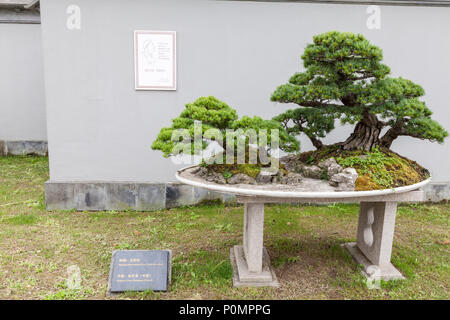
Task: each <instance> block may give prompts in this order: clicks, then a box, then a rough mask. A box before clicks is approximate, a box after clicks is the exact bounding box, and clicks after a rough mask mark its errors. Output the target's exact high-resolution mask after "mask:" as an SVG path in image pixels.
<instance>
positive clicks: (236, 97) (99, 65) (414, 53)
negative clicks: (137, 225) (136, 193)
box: [41, 0, 450, 182]
mask: <svg viewBox="0 0 450 320" xmlns="http://www.w3.org/2000/svg"><path fill="white" fill-rule="evenodd" d="M69 4H76V5H78V6H79V7H80V8H81V30H73V31H70V30H68V29H67V28H66V19H67V14H66V8H67V6H68V5H69ZM366 8H367V6H365V5H331V4H309V3H279V2H278V3H276V2H275V3H270V2H262V3H258V2H241V1H214V0H203V1H201V0H183V1H174V0H152V1H146V0H132V1H119V0H108V1H106V0H96V1H87V0H70V1H69V0H43V1H41V15H42V29H43V44H44V58H45V66H46V68H45V81H46V98H47V121H48V134H49V150H50V177H51V180H52V181H92V180H104V181H159V182H164V181H170V180H174V178H173V175H174V172H175V168H176V167H175V166H174V165H173V164H172V163H171V162H170V160H168V159H164V158H163V157H162V156H161V153H160V152H157V151H152V150H151V149H150V145H151V143H152V141H153V140H154V139H155V137H156V135H157V133H158V132H159V130H160V128H161V127H162V126H168V125H170V119H172V118H174V117H176V116H177V115H178V114H179V113H180V112H181V110H182V109H183V108H184V104H185V103H187V102H191V101H193V100H194V99H196V98H197V97H199V96H205V95H215V96H217V97H218V98H219V99H222V100H224V101H226V102H227V103H229V104H230V105H231V106H232V107H234V108H236V109H237V110H238V113H239V115H241V116H242V115H246V114H247V115H256V114H257V115H260V116H262V117H266V118H269V117H272V116H274V115H276V114H277V113H280V112H282V111H283V110H285V109H287V108H288V107H292V106H287V105H283V104H277V103H273V102H270V95H271V93H272V92H273V90H274V89H275V88H276V87H277V86H278V85H280V84H282V83H285V82H286V81H287V80H288V79H289V77H290V76H291V75H292V74H293V73H294V72H295V71H297V70H301V68H302V62H301V60H300V56H301V54H302V52H303V49H304V47H305V46H306V44H307V43H310V42H311V41H312V36H313V35H315V34H318V33H322V32H325V31H329V30H340V31H352V32H360V33H363V34H364V35H365V36H366V37H367V38H368V39H370V40H371V41H372V42H373V43H374V44H376V45H378V46H380V47H381V48H382V49H384V56H385V60H384V61H385V63H386V64H388V65H389V66H391V69H392V72H393V75H394V76H403V77H405V78H408V79H411V80H413V81H416V82H417V83H419V84H421V85H422V86H423V87H424V88H425V90H426V92H427V95H426V97H425V99H426V101H427V103H428V105H429V107H430V108H431V109H432V110H433V111H434V112H435V118H436V119H437V120H439V121H440V122H441V123H442V125H443V126H444V127H446V128H447V129H450V117H449V116H450V108H449V107H450V106H449V101H450V90H449V89H448V80H447V77H448V74H449V71H450V59H448V57H449V56H450V39H449V38H448V30H450V8H425V7H403V6H402V7H395V6H385V7H382V26H381V27H382V28H381V30H368V29H367V27H366V19H367V14H366ZM136 29H141V30H142V29H144V30H145V29H149V30H171V31H177V47H178V61H177V63H178V90H177V91H176V92H158V91H156V92H155V91H140V92H137V91H135V90H134V62H133V30H136ZM348 134H349V131H348V129H345V128H340V129H338V130H335V131H334V132H332V133H331V134H330V136H329V137H328V138H327V141H326V142H328V143H331V142H337V141H342V140H343V139H344V138H345V137H346V136H347V135H348ZM304 148H306V149H307V148H308V144H307V143H305V144H304ZM393 149H394V150H395V151H398V152H399V153H401V154H403V155H405V156H407V157H410V158H412V159H414V160H417V161H418V162H419V163H421V164H422V165H424V166H425V167H428V168H431V170H432V174H433V175H434V177H435V181H443V182H450V166H449V165H448V159H449V158H450V142H447V143H446V144H445V145H438V144H433V143H429V142H425V141H420V140H417V139H412V138H402V139H399V140H398V141H396V142H395V143H394V145H393Z"/></svg>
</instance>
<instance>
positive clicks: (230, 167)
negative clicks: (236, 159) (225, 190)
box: [207, 163, 262, 179]
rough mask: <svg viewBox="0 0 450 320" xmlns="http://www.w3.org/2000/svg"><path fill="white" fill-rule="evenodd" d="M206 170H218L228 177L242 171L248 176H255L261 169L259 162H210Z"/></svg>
mask: <svg viewBox="0 0 450 320" xmlns="http://www.w3.org/2000/svg"><path fill="white" fill-rule="evenodd" d="M207 167H208V170H212V171H215V172H219V173H221V174H222V175H223V177H224V178H225V179H229V178H231V177H232V176H234V175H235V174H238V173H244V174H246V175H248V176H249V177H252V178H256V176H257V175H258V174H259V172H260V171H261V167H262V165H261V164H248V163H245V164H211V165H208V166H207Z"/></svg>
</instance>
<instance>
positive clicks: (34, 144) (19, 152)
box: [0, 140, 48, 156]
mask: <svg viewBox="0 0 450 320" xmlns="http://www.w3.org/2000/svg"><path fill="white" fill-rule="evenodd" d="M23 155H36V156H46V155H48V143H47V141H4V140H0V156H23Z"/></svg>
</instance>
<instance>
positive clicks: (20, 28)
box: [0, 23, 47, 141]
mask: <svg viewBox="0 0 450 320" xmlns="http://www.w3.org/2000/svg"><path fill="white" fill-rule="evenodd" d="M0 140H10V141H18V140H26V141H28V140H47V128H46V116H45V96H44V75H43V66H42V43H41V26H40V25H39V24H9V23H8V24H2V23H0Z"/></svg>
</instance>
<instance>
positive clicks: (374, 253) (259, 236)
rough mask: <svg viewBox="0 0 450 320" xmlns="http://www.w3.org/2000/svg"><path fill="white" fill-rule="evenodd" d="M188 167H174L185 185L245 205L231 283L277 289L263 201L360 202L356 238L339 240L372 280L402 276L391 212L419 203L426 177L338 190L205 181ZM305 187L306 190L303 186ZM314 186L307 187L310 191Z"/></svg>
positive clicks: (318, 187) (232, 252)
mask: <svg viewBox="0 0 450 320" xmlns="http://www.w3.org/2000/svg"><path fill="white" fill-rule="evenodd" d="M192 168H193V167H189V168H185V169H182V170H180V171H178V173H177V175H176V178H177V179H178V180H179V181H180V182H182V183H185V184H189V185H192V186H195V187H200V188H204V189H208V190H212V191H216V192H223V193H227V194H234V195H236V198H237V201H238V202H239V203H243V204H244V239H243V243H242V245H238V246H234V247H233V248H231V250H230V258H231V263H232V266H233V270H234V276H233V285H234V286H235V287H240V286H251V287H262V286H272V287H278V285H279V284H278V281H277V277H276V275H275V272H274V271H273V269H272V268H271V266H270V258H269V255H268V253H267V250H266V248H265V247H264V245H263V236H264V204H266V203H308V204H316V203H337V202H346V203H359V204H360V209H359V219H358V228H357V232H356V242H350V243H345V244H343V247H344V248H346V249H347V250H348V252H349V253H350V254H351V255H352V257H353V258H354V259H355V260H356V262H357V263H358V264H360V265H362V266H363V269H362V273H363V274H364V275H365V276H366V277H367V278H369V277H370V279H372V280H386V281H387V280H395V279H404V277H403V275H402V274H401V273H400V271H398V270H397V269H396V268H395V267H394V266H393V265H392V263H391V253H392V243H393V239H394V227H395V216H396V213H397V203H398V202H420V201H423V199H424V193H423V191H422V190H421V188H422V187H423V186H424V185H425V184H427V183H428V182H429V181H430V179H428V180H425V181H423V182H420V183H417V184H414V185H410V186H405V187H399V188H395V189H386V190H374V191H345V192H337V191H334V190H333V189H330V187H329V186H326V184H325V182H323V185H320V183H322V182H320V180H318V181H319V182H316V184H315V185H314V184H311V183H310V186H309V187H308V184H305V185H299V186H285V185H223V184H222V185H221V184H216V183H212V182H207V181H204V180H202V179H200V178H197V177H195V176H194V175H192V174H189V170H191V169H192ZM306 188H309V189H308V190H306ZM310 189H313V190H312V191H309V190H310Z"/></svg>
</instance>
